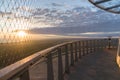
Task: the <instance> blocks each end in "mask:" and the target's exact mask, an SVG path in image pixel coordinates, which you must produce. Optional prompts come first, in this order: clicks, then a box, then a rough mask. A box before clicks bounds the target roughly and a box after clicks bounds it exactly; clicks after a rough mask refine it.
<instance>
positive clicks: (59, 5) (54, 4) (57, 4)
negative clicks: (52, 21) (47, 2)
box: [51, 3, 64, 7]
mask: <svg viewBox="0 0 120 80" xmlns="http://www.w3.org/2000/svg"><path fill="white" fill-rule="evenodd" d="M51 5H52V6H55V7H61V6H64V5H63V4H59V3H51Z"/></svg>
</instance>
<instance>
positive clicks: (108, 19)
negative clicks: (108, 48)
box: [0, 0, 120, 38]
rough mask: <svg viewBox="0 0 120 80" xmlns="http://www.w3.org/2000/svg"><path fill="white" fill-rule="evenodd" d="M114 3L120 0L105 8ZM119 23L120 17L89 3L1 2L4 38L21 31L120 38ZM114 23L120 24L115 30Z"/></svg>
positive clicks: (115, 0) (69, 0)
mask: <svg viewBox="0 0 120 80" xmlns="http://www.w3.org/2000/svg"><path fill="white" fill-rule="evenodd" d="M112 3H115V4H117V3H119V0H112V2H110V3H105V4H102V6H107V7H108V6H109V4H110V5H112ZM119 21H120V15H118V14H112V13H109V12H105V11H104V10H101V9H98V8H97V7H95V6H94V5H92V4H91V3H90V2H88V0H1V1H0V33H1V35H2V36H3V34H4V36H7V35H8V34H9V36H11V34H12V36H13V35H14V36H15V35H16V33H15V32H16V31H19V30H24V31H28V30H29V32H30V33H32V34H47V35H48V34H50V35H64V36H76V35H77V36H85V35H87V36H90V35H96V34H98V35H97V36H100V35H105V36H109V35H112V34H113V35H117V36H119V34H120V31H119V29H120V28H119ZM106 24H107V25H106ZM114 24H117V25H116V26H114V27H113V26H112V25H114ZM100 25H101V26H100ZM93 33H94V34H93ZM1 35H0V36H1ZM9 36H8V38H9ZM3 38H4V37H3Z"/></svg>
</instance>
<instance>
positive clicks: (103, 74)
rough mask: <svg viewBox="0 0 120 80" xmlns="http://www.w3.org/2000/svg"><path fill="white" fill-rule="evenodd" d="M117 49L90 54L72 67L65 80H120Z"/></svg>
mask: <svg viewBox="0 0 120 80" xmlns="http://www.w3.org/2000/svg"><path fill="white" fill-rule="evenodd" d="M116 51H117V50H116V49H111V50H107V49H106V50H104V51H100V52H98V53H94V54H89V55H87V56H85V57H83V58H82V59H81V60H79V62H78V63H76V65H75V66H74V67H71V74H69V75H66V76H65V80H120V68H119V67H118V65H117V63H116V53H117V52H116Z"/></svg>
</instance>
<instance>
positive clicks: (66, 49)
mask: <svg viewBox="0 0 120 80" xmlns="http://www.w3.org/2000/svg"><path fill="white" fill-rule="evenodd" d="M65 73H67V74H69V73H70V70H69V56H68V45H65Z"/></svg>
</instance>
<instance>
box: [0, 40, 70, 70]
mask: <svg viewBox="0 0 120 80" xmlns="http://www.w3.org/2000/svg"><path fill="white" fill-rule="evenodd" d="M66 41H70V39H46V40H36V41H28V42H19V43H4V44H0V68H3V67H6V66H8V65H10V64H12V63H15V62H16V61H19V60H21V59H23V58H25V57H27V56H30V55H32V54H34V53H36V52H38V51H41V50H43V49H46V48H48V47H51V46H54V45H57V44H60V43H63V42H66Z"/></svg>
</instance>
